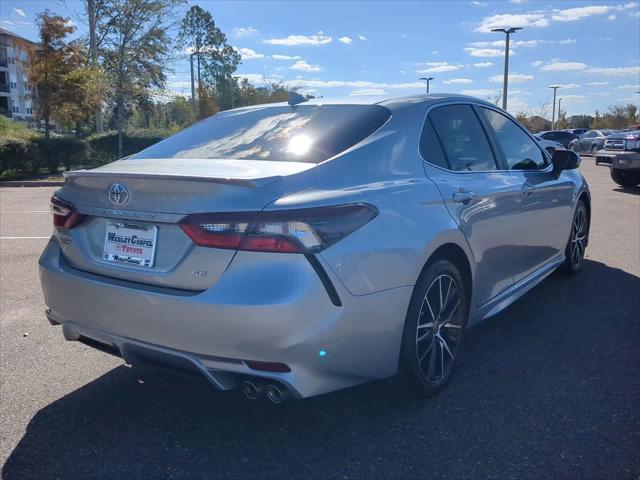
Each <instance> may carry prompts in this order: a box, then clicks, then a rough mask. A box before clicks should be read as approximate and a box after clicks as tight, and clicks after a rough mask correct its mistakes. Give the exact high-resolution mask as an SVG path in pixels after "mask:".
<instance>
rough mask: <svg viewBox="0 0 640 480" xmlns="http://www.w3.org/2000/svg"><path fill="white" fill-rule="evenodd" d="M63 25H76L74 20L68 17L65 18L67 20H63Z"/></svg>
mask: <svg viewBox="0 0 640 480" xmlns="http://www.w3.org/2000/svg"><path fill="white" fill-rule="evenodd" d="M64 25H65V27H73V28H75V27H76V22H74V21H73V20H71V19H70V18H67V21H66V22H64Z"/></svg>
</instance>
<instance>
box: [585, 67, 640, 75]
mask: <svg viewBox="0 0 640 480" xmlns="http://www.w3.org/2000/svg"><path fill="white" fill-rule="evenodd" d="M587 72H588V73H595V74H598V75H606V76H608V77H609V76H610V77H619V76H623V75H640V67H606V68H603V67H594V68H590V69H588V70H587Z"/></svg>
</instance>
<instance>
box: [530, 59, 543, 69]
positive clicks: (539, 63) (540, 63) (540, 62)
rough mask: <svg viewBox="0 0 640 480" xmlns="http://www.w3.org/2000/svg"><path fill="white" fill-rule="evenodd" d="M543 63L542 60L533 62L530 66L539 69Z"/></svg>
mask: <svg viewBox="0 0 640 480" xmlns="http://www.w3.org/2000/svg"><path fill="white" fill-rule="evenodd" d="M543 63H544V62H543V61H542V60H536V61H535V62H531V65H533V66H534V67H539V66H540V65H542V64H543Z"/></svg>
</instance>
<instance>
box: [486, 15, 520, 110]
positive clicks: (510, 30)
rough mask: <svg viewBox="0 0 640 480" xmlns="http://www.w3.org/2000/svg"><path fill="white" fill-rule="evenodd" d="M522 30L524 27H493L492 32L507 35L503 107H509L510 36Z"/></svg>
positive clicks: (504, 108)
mask: <svg viewBox="0 0 640 480" xmlns="http://www.w3.org/2000/svg"><path fill="white" fill-rule="evenodd" d="M518 30H522V27H511V28H493V29H492V30H491V31H492V32H502V33H504V34H506V35H507V38H506V42H505V48H504V81H503V85H502V109H503V110H506V109H507V84H508V83H509V38H510V35H511V34H512V33H516V32H517V31H518Z"/></svg>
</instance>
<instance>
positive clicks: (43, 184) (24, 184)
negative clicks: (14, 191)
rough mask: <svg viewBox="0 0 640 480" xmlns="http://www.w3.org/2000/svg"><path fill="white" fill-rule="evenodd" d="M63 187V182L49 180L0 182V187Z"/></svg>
mask: <svg viewBox="0 0 640 480" xmlns="http://www.w3.org/2000/svg"><path fill="white" fill-rule="evenodd" d="M62 185H64V180H62V181H60V180H50V181H38V180H6V181H0V187H61V186H62Z"/></svg>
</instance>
